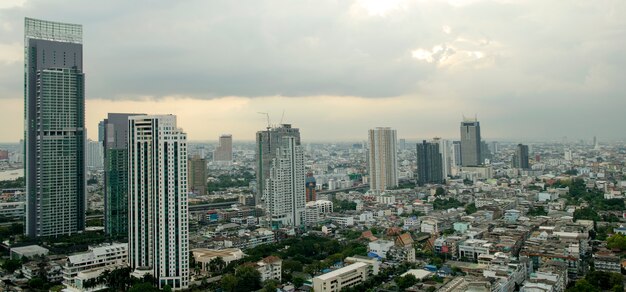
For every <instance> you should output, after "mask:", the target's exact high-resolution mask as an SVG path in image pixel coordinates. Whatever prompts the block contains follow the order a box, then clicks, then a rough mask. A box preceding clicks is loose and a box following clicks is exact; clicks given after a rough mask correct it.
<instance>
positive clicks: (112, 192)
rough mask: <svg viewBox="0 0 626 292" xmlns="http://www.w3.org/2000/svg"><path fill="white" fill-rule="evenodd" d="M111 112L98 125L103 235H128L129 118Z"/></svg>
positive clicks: (125, 115) (114, 236)
mask: <svg viewBox="0 0 626 292" xmlns="http://www.w3.org/2000/svg"><path fill="white" fill-rule="evenodd" d="M133 115H137V114H132V113H130V114H128V113H110V114H108V115H107V118H106V119H104V120H103V121H102V122H101V125H102V135H103V137H102V138H103V139H104V140H103V148H104V150H103V153H104V232H106V233H107V234H108V235H109V236H111V237H112V238H120V237H127V236H128V117H130V116H133Z"/></svg>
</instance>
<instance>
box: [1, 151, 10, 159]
mask: <svg viewBox="0 0 626 292" xmlns="http://www.w3.org/2000/svg"><path fill="white" fill-rule="evenodd" d="M8 159H9V151H8V150H0V160H8Z"/></svg>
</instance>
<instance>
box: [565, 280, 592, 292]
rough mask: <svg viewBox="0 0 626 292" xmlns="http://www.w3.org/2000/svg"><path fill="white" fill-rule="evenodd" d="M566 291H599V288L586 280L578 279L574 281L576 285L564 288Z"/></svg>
mask: <svg viewBox="0 0 626 292" xmlns="http://www.w3.org/2000/svg"><path fill="white" fill-rule="evenodd" d="M566 291H567V292H599V291H600V289H598V288H596V287H594V286H593V285H591V284H589V282H587V280H585V279H580V280H578V281H576V285H574V287H571V288H569V289H567V290H566Z"/></svg>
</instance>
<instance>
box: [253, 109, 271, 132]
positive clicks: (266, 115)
mask: <svg viewBox="0 0 626 292" xmlns="http://www.w3.org/2000/svg"><path fill="white" fill-rule="evenodd" d="M257 114H260V115H265V117H267V129H268V130H269V129H271V128H272V123H270V114H268V113H263V112H257Z"/></svg>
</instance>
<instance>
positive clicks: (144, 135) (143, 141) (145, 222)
mask: <svg viewBox="0 0 626 292" xmlns="http://www.w3.org/2000/svg"><path fill="white" fill-rule="evenodd" d="M128 127H129V130H128V145H129V146H128V147H129V149H128V153H129V158H128V159H129V161H128V168H129V171H128V176H129V182H128V187H129V191H128V197H129V216H128V223H129V226H128V242H129V250H128V256H129V261H128V262H129V265H130V267H131V268H132V269H134V270H135V272H136V273H137V274H141V273H145V272H148V273H151V274H152V275H153V276H154V277H155V278H156V280H157V282H158V285H159V288H161V289H163V287H165V286H170V287H171V288H172V289H174V290H180V289H184V288H187V287H188V286H189V236H188V233H189V229H188V228H189V227H188V222H187V220H188V219H187V218H188V207H187V134H185V133H184V132H183V131H182V129H180V128H177V127H176V116H174V115H139V116H131V117H129V124H128Z"/></svg>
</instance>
